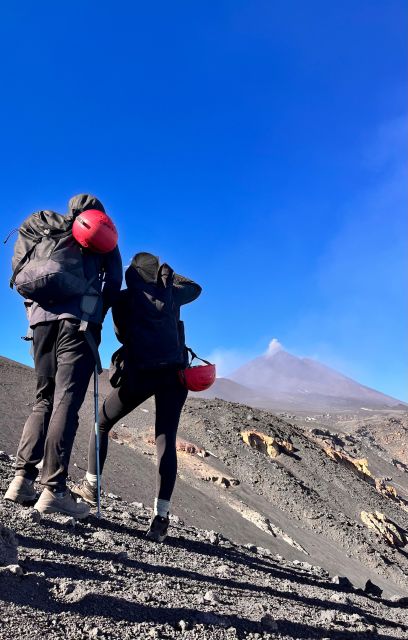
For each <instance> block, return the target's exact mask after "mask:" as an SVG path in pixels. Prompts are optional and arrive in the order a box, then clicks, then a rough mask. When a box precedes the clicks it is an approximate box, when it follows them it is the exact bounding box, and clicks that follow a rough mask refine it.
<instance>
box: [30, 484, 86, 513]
mask: <svg viewBox="0 0 408 640" xmlns="http://www.w3.org/2000/svg"><path fill="white" fill-rule="evenodd" d="M34 509H36V510H37V511H39V512H40V513H41V514H43V513H63V514H64V515H66V516H71V517H72V518H75V519H76V520H82V519H83V518H86V517H87V516H88V515H89V507H88V505H87V504H85V503H84V502H77V501H76V500H75V498H74V496H73V495H72V494H71V492H70V491H69V490H68V489H67V490H66V491H65V492H64V493H62V494H58V493H56V492H54V491H51V490H50V489H48V488H47V487H45V489H43V492H42V494H41V495H40V497H39V499H38V500H37V502H36V503H35V505H34Z"/></svg>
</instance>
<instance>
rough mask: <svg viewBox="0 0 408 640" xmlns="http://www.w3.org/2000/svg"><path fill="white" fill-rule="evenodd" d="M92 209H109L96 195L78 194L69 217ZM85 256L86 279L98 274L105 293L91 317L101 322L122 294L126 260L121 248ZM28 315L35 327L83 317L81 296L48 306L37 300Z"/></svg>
mask: <svg viewBox="0 0 408 640" xmlns="http://www.w3.org/2000/svg"><path fill="white" fill-rule="evenodd" d="M88 209H98V210H99V211H103V212H105V208H104V206H103V204H102V202H100V200H98V199H97V198H95V196H92V195H90V194H87V193H82V194H79V195H77V196H74V197H73V198H71V199H70V201H69V203H68V213H67V218H69V217H71V218H76V217H77V216H78V215H79V214H80V213H82V212H83V211H87V210H88ZM83 256H84V271H85V276H86V279H87V280H91V279H92V278H94V276H97V277H96V279H95V282H97V287H98V288H99V291H100V292H101V297H100V298H99V300H98V304H97V307H96V309H95V312H94V313H93V314H92V315H91V316H90V318H89V321H90V322H95V323H97V324H101V323H102V321H103V319H104V317H105V315H106V313H107V311H108V309H109V308H110V307H111V306H112V304H113V303H114V301H115V300H116V298H117V297H118V295H119V291H120V288H121V286H122V278H123V275H122V260H121V257H120V253H119V249H118V247H116V248H115V249H114V250H113V251H110V252H109V253H105V254H98V253H92V252H90V251H86V252H84V254H83ZM26 306H27V304H26ZM28 315H29V322H30V326H31V327H34V326H35V325H37V324H39V323H40V322H50V321H53V320H61V319H65V318H79V319H80V318H81V317H82V311H81V297H80V296H78V297H70V298H67V299H66V300H64V301H63V302H61V303H59V304H53V305H47V306H46V307H45V306H40V305H39V304H38V303H37V302H34V303H33V304H32V305H31V307H30V308H29V313H28Z"/></svg>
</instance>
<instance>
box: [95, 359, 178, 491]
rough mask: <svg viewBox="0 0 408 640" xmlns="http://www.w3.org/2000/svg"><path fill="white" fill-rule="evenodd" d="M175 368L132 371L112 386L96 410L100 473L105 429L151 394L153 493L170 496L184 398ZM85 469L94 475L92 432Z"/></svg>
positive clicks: (174, 477) (103, 456) (105, 447)
mask: <svg viewBox="0 0 408 640" xmlns="http://www.w3.org/2000/svg"><path fill="white" fill-rule="evenodd" d="M187 393H188V391H187V389H185V388H184V387H183V386H182V384H181V382H180V380H179V377H178V373H177V370H176V369H166V370H148V371H135V372H133V373H129V375H128V376H126V379H125V381H124V383H123V385H122V386H121V387H118V388H116V389H113V391H112V392H111V393H110V394H109V396H108V397H107V398H106V400H105V402H104V403H103V407H102V409H101V411H100V412H99V432H100V441H99V462H100V470H101V473H102V470H103V466H104V464H105V460H106V455H107V453H108V440H109V437H108V436H109V431H110V430H111V429H112V427H113V426H114V425H115V424H116V422H118V420H120V419H121V418H123V417H124V416H126V415H127V414H128V413H130V412H131V411H133V409H135V408H136V407H137V406H139V405H140V404H142V402H144V401H145V400H147V399H148V398H150V397H151V396H154V398H155V403H156V422H155V438H156V450H157V497H158V498H161V499H163V500H170V498H171V495H172V493H173V489H174V485H175V483H176V475H177V453H176V434H177V429H178V424H179V420H180V414H181V410H182V408H183V405H184V403H185V401H186V398H187ZM88 471H89V473H92V474H93V475H96V452H95V435H94V432H93V431H92V432H91V435H90V439H89V453H88Z"/></svg>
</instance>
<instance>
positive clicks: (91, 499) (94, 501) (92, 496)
mask: <svg viewBox="0 0 408 640" xmlns="http://www.w3.org/2000/svg"><path fill="white" fill-rule="evenodd" d="M71 492H72V493H74V494H75V495H76V496H79V497H80V498H82V500H85V502H88V503H89V504H91V505H92V506H93V507H96V506H97V505H98V489H97V487H94V486H93V485H92V484H91V483H90V482H88V480H87V479H86V478H83V479H82V480H81V482H80V483H79V484H74V486H73V487H72V488H71Z"/></svg>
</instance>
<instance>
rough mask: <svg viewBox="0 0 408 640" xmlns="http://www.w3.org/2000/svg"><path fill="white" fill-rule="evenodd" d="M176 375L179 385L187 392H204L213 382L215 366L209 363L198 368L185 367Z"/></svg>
mask: <svg viewBox="0 0 408 640" xmlns="http://www.w3.org/2000/svg"><path fill="white" fill-rule="evenodd" d="M178 373H179V378H180V382H181V384H182V385H183V386H184V387H186V389H188V390H189V391H205V389H209V388H210V387H211V385H212V384H214V382H215V364H211V363H210V362H208V363H207V364H204V365H202V366H198V367H187V369H182V370H181V371H179V372H178Z"/></svg>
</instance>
